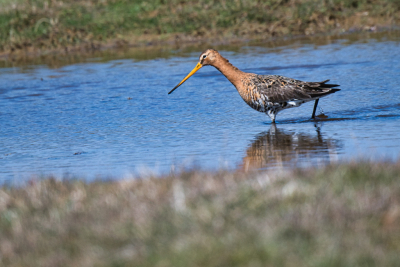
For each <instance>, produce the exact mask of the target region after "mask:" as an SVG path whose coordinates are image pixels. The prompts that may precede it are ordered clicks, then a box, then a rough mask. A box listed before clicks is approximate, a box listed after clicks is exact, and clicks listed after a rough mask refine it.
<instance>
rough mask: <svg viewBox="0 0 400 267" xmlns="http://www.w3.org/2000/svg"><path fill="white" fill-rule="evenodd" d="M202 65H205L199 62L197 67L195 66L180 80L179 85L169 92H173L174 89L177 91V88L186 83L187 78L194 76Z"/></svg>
mask: <svg viewBox="0 0 400 267" xmlns="http://www.w3.org/2000/svg"><path fill="white" fill-rule="evenodd" d="M201 67H203V65H202V64H201V63H200V62H199V63H197V65H196V67H194V69H193V70H192V71H191V72H190V73H189V74H188V75H187V76H186V77H185V78H184V79H183V80H182V81H181V82H180V83H178V85H177V86H175V87H174V89H172V90H171V91H170V92H169V93H168V94H170V93H172V92H173V91H175V89H176V88H178V87H179V86H181V84H182V83H184V82H185V81H186V80H187V79H189V78H190V76H192V75H193V74H195V73H196V71H198V70H199V69H200V68H201Z"/></svg>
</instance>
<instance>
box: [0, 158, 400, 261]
mask: <svg viewBox="0 0 400 267" xmlns="http://www.w3.org/2000/svg"><path fill="white" fill-rule="evenodd" d="M399 179H400V163H397V164H367V163H359V164H350V165H337V166H330V167H326V168H324V169H319V170H307V171H295V172H293V173H290V174H289V173H288V174H280V175H278V174H272V173H269V174H267V173H265V172H263V173H252V174H244V173H216V174H210V173H204V172H193V173H187V174H182V175H180V176H179V177H174V176H170V177H164V178H161V179H160V178H146V179H142V180H130V181H118V182H95V183H89V184H88V183H85V182H81V181H72V182H65V181H64V182H60V181H56V180H54V179H46V180H43V181H40V182H33V183H31V184H29V185H26V186H23V187H21V188H11V189H10V188H4V187H3V188H1V189H0V263H1V264H0V265H2V266H398V264H399V261H400V255H399V254H398V252H399V251H400V182H399V181H400V180H399Z"/></svg>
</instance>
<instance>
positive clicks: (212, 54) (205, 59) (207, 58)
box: [168, 49, 219, 94]
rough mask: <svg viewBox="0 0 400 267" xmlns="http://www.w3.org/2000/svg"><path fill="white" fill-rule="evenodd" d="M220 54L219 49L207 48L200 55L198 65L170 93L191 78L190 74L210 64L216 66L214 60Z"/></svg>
mask: <svg viewBox="0 0 400 267" xmlns="http://www.w3.org/2000/svg"><path fill="white" fill-rule="evenodd" d="M218 56H219V53H218V51H217V50H214V49H207V50H206V51H204V52H203V53H201V55H200V57H199V63H197V65H196V67H194V69H193V70H192V71H191V72H190V73H189V74H188V75H187V76H186V77H185V78H183V80H182V81H181V82H180V83H178V85H177V86H175V87H174V88H173V89H172V90H171V91H170V92H169V93H168V94H171V93H172V92H173V91H175V89H176V88H178V87H179V86H181V84H182V83H184V82H185V81H186V80H187V79H189V78H190V76H192V75H193V74H195V73H196V71H198V70H199V69H201V67H203V66H208V65H212V66H214V62H215V61H216V60H217V58H218Z"/></svg>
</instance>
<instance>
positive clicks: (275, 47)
mask: <svg viewBox="0 0 400 267" xmlns="http://www.w3.org/2000/svg"><path fill="white" fill-rule="evenodd" d="M204 48H205V47H202V48H196V49H195V50H196V52H192V51H191V49H174V50H170V51H167V52H165V50H164V52H162V53H160V51H159V50H158V51H157V52H151V51H150V52H146V53H149V55H148V56H143V54H140V53H139V54H140V55H141V56H137V53H136V54H135V53H133V54H134V55H136V56H132V53H129V52H126V53H125V54H122V55H121V53H118V56H117V57H116V58H117V59H115V58H114V59H113V57H112V56H110V54H107V56H101V55H100V56H96V57H92V58H86V59H84V60H81V62H80V63H70V62H68V63H66V64H65V65H64V64H60V65H59V66H58V65H57V64H56V67H54V65H46V64H39V65H34V64H31V65H25V66H15V67H13V66H12V65H10V64H9V65H8V66H7V67H4V68H0V81H1V84H0V166H1V168H0V182H1V183H11V184H19V183H21V182H22V181H26V180H27V179H30V178H32V177H38V176H42V175H50V174H53V175H56V176H59V177H65V178H69V177H79V178H81V179H87V180H92V179H95V178H123V177H127V176H128V177H131V176H135V175H138V174H140V173H143V172H151V173H155V174H167V173H169V172H170V171H171V170H173V171H177V170H181V169H183V168H187V167H199V168H201V169H205V170H214V169H219V168H228V169H245V170H247V169H250V168H260V169H281V168H288V167H293V166H300V167H303V166H304V167H307V166H320V165H323V164H326V163H329V162H337V161H339V162H340V161H348V160H352V159H359V158H363V159H371V160H383V159H384V160H397V159H398V158H399V151H400V35H399V34H390V35H388V36H385V34H383V36H382V35H379V37H374V36H370V35H369V36H358V35H357V36H356V37H354V36H344V37H343V38H339V39H327V40H324V41H323V42H322V43H321V41H313V40H309V39H308V40H299V39H297V40H289V41H286V42H285V43H284V44H283V45H282V44H276V43H274V44H271V43H268V44H267V43H266V44H248V45H246V46H242V47H228V46H227V47H223V46H221V47H217V48H218V50H219V51H220V53H221V54H222V55H223V56H225V57H226V58H228V59H229V60H230V62H231V63H232V64H234V65H235V66H237V67H238V68H240V69H242V70H244V71H247V72H254V73H259V74H279V75H284V76H288V77H292V78H296V79H300V80H305V81H321V80H325V79H331V82H332V83H337V84H340V85H341V86H340V88H341V89H342V90H341V91H340V92H338V93H336V94H333V95H331V96H328V97H326V98H323V99H321V101H320V102H319V107H321V108H322V109H323V113H324V114H325V115H326V116H327V118H320V119H318V120H316V121H314V120H310V119H309V117H310V116H311V112H312V108H313V103H307V104H304V105H302V106H301V107H300V108H295V109H289V110H286V111H283V112H281V113H279V114H278V116H277V123H276V125H271V123H270V119H269V118H268V117H267V116H266V115H264V114H262V113H258V112H257V111H255V110H253V109H251V108H250V107H248V106H247V105H246V104H245V103H244V102H243V100H242V99H241V98H240V96H239V94H238V93H237V92H236V89H235V88H234V87H233V86H232V85H231V84H230V83H229V81H228V80H226V78H225V77H224V76H223V75H221V74H220V73H219V72H218V71H217V70H216V69H214V68H212V67H205V68H202V69H201V70H200V71H199V72H197V73H196V74H195V75H194V76H193V77H192V78H190V79H189V80H188V81H186V82H185V84H184V85H182V86H181V87H179V88H178V89H177V90H176V91H175V92H174V93H173V94H171V95H167V93H168V91H169V90H170V89H172V88H173V87H174V86H175V85H176V84H177V83H178V82H179V81H180V80H181V79H182V78H183V77H184V76H185V75H186V74H187V73H188V72H189V71H190V70H191V69H192V68H193V67H194V66H195V64H196V63H197V59H198V56H199V54H200V52H201V51H202V50H204ZM152 53H153V54H154V55H153V56H152ZM124 55H125V56H124ZM317 113H318V114H319V113H321V110H319V111H318V112H317Z"/></svg>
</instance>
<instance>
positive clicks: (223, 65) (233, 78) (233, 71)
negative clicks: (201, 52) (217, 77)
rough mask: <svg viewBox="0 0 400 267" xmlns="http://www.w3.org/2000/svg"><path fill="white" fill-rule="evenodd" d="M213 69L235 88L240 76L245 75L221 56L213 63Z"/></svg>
mask: <svg viewBox="0 0 400 267" xmlns="http://www.w3.org/2000/svg"><path fill="white" fill-rule="evenodd" d="M214 67H215V68H216V69H217V70H219V71H220V72H221V73H222V74H223V75H224V76H225V77H226V78H227V79H228V80H229V81H230V82H231V83H232V84H233V85H234V86H236V87H237V85H238V84H239V83H240V81H241V78H242V76H243V75H244V74H245V73H244V72H243V71H241V70H239V69H238V68H236V67H235V66H233V65H232V64H231V63H229V61H228V60H227V59H226V58H224V57H222V56H220V58H219V59H218V60H217V61H216V62H215V63H214Z"/></svg>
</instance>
